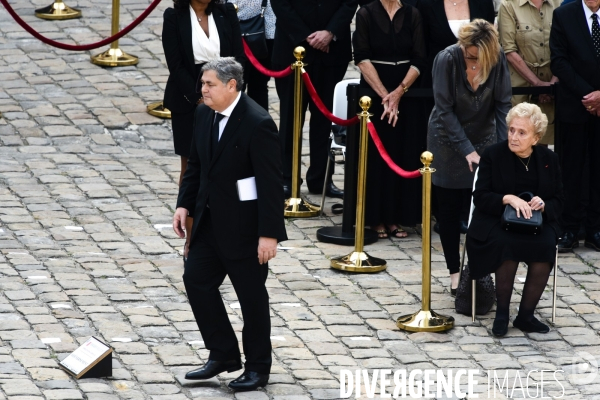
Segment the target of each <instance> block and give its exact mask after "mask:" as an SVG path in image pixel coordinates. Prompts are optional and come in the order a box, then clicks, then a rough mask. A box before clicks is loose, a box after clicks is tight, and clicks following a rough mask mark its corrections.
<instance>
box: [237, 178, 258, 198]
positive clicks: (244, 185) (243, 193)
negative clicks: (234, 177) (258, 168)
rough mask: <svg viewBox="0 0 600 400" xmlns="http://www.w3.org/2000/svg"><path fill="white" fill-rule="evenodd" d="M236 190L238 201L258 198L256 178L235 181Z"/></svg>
mask: <svg viewBox="0 0 600 400" xmlns="http://www.w3.org/2000/svg"><path fill="white" fill-rule="evenodd" d="M237 190H238V196H239V198H240V201H250V200H256V199H257V198H258V196H257V194H256V178H255V177H253V176H251V177H250V178H246V179H240V180H239V181H237Z"/></svg>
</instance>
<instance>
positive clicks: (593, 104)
mask: <svg viewBox="0 0 600 400" xmlns="http://www.w3.org/2000/svg"><path fill="white" fill-rule="evenodd" d="M581 103H582V104H583V106H584V107H585V109H586V110H587V111H588V112H589V113H590V114H592V115H598V111H600V90H596V91H594V92H592V93H589V94H587V95H585V96H583V100H581Z"/></svg>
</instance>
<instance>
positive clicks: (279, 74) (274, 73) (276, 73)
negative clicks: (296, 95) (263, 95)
mask: <svg viewBox="0 0 600 400" xmlns="http://www.w3.org/2000/svg"><path fill="white" fill-rule="evenodd" d="M1 1H4V0H1ZM242 43H243V44H244V53H246V57H248V60H250V62H251V63H252V65H253V66H254V68H256V69H257V70H258V72H260V73H261V74H263V75H266V76H270V77H271V78H285V77H286V76H288V75H289V74H291V73H292V72H293V71H292V67H287V68H286V69H283V70H281V71H271V70H270V69H267V68H265V67H264V66H263V65H262V64H261V63H260V61H258V60H257V59H256V57H254V54H252V50H250V47H248V44H246V39H244V38H242Z"/></svg>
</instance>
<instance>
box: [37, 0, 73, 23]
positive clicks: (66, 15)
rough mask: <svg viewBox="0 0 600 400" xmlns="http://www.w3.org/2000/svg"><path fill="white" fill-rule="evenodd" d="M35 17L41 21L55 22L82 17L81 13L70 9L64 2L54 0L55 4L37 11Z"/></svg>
mask: <svg viewBox="0 0 600 400" xmlns="http://www.w3.org/2000/svg"><path fill="white" fill-rule="evenodd" d="M35 16H36V17H38V18H41V19H53V20H60V19H73V18H79V17H81V11H79V10H78V9H76V8H71V7H69V6H68V5H66V4H65V3H63V1H62V0H54V3H52V4H50V5H49V6H47V7H42V8H38V9H37V10H35Z"/></svg>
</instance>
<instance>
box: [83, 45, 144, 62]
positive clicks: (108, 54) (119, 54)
mask: <svg viewBox="0 0 600 400" xmlns="http://www.w3.org/2000/svg"><path fill="white" fill-rule="evenodd" d="M138 61H139V60H138V58H137V57H136V56H133V55H130V54H127V53H124V52H123V51H122V50H121V49H119V48H116V49H108V50H106V51H105V52H104V53H100V54H96V55H95V56H92V63H93V64H96V65H101V66H103V67H124V66H127V65H136V64H137V63H138Z"/></svg>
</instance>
